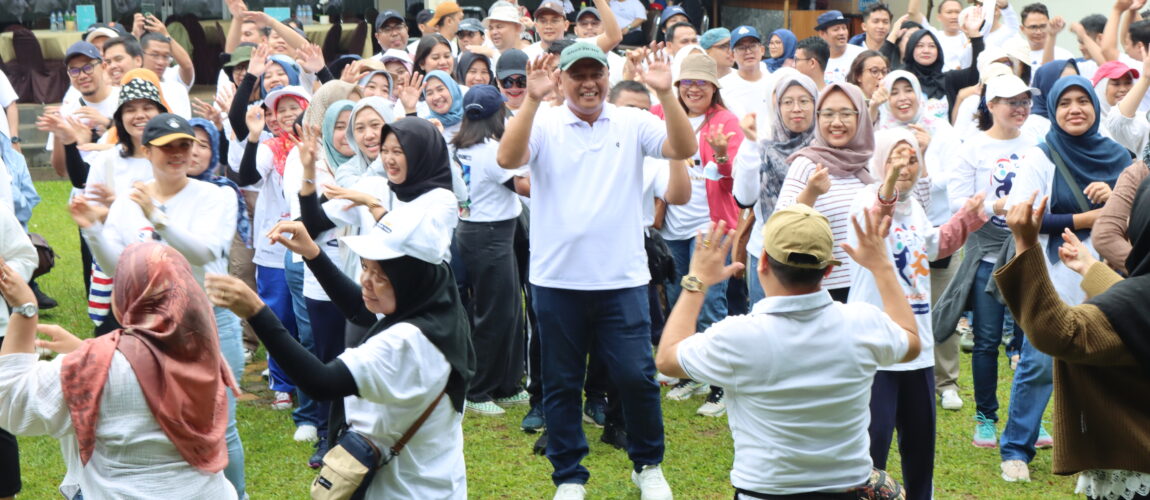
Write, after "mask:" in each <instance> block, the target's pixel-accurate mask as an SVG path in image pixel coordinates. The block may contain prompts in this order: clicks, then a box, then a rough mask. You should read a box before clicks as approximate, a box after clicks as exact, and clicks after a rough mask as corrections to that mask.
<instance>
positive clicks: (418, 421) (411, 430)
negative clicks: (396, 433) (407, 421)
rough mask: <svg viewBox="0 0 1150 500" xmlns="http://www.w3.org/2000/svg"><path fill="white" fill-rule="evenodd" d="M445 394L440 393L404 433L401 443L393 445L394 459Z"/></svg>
mask: <svg viewBox="0 0 1150 500" xmlns="http://www.w3.org/2000/svg"><path fill="white" fill-rule="evenodd" d="M444 394H447V389H444V390H443V392H440V393H439V395H438V396H436V397H435V401H432V402H431V404H430V405H428V407H427V409H426V410H423V414H422V415H420V416H419V418H417V419H416V420H415V423H413V424H411V427H409V428H408V429H407V432H405V433H403V436H401V437H400V438H399V441H396V442H395V444H393V445H391V456H392V457H393V458H394V457H395V456H396V455H399V452H400V451H403V447H404V446H407V442H408V441H410V440H411V437H412V436H414V435H415V432H416V431H418V430H419V428H420V427H423V422H425V421H427V417H430V416H431V412H432V411H435V407H436V406H439V400H441V399H443V395H444ZM388 461H389V462H390V461H391V460H390V459H388Z"/></svg>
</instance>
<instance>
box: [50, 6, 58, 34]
mask: <svg viewBox="0 0 1150 500" xmlns="http://www.w3.org/2000/svg"><path fill="white" fill-rule="evenodd" d="M51 19H52V31H60V11H56V10H54V11H52V16H51Z"/></svg>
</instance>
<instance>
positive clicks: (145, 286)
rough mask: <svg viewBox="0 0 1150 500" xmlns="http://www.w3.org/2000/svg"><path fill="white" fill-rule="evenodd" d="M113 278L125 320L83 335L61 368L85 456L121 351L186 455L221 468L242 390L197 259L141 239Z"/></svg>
mask: <svg viewBox="0 0 1150 500" xmlns="http://www.w3.org/2000/svg"><path fill="white" fill-rule="evenodd" d="M114 280H115V283H116V287H115V289H114V290H113V291H112V303H113V305H114V306H115V307H114V308H113V309H112V310H113V312H114V313H115V315H116V319H117V320H118V321H119V322H120V324H121V325H123V327H121V328H120V329H118V330H115V331H113V332H112V333H109V334H107V335H104V336H101V337H96V338H92V339H87V340H85V341H84V342H83V343H82V344H81V345H80V347H79V348H78V349H76V350H75V351H74V352H72V353H71V354H69V355H68V356H66V357H64V362H63V365H62V367H61V371H60V383H61V386H62V389H63V393H64V401H65V402H66V403H67V405H68V412H69V413H70V415H71V417H72V425H73V427H75V429H76V441H77V442H78V444H79V447H80V461H81V463H83V464H85V465H86V464H87V463H88V461H89V460H90V459H91V458H92V453H93V452H94V451H95V449H96V446H97V443H96V425H97V423H98V421H99V418H100V403H101V396H102V393H103V391H104V385H105V383H106V382H107V381H108V370H109V369H110V367H111V365H112V358H113V356H114V355H115V352H116V351H119V352H120V353H121V354H122V355H123V356H124V357H125V358H127V360H128V364H130V365H131V367H132V371H133V372H134V373H135V375H136V380H137V381H138V382H139V384H140V389H141V391H142V392H143V394H144V399H145V400H147V403H148V409H149V410H151V412H152V415H153V416H154V417H155V419H156V423H157V424H159V426H160V429H161V430H163V432H164V435H165V436H167V437H168V439H169V440H171V441H172V444H173V445H174V446H175V447H176V450H177V451H178V452H179V453H180V456H181V457H183V458H184V460H186V461H187V462H188V463H189V464H190V465H192V466H193V467H195V468H197V469H199V470H201V471H204V472H206V473H209V474H211V473H216V472H219V471H221V470H223V469H224V466H226V465H227V463H228V450H227V445H226V444H225V440H224V431H225V430H226V428H227V423H228V398H227V389H228V388H230V389H232V391H233V392H238V390H237V388H236V381H235V380H234V379H233V378H232V373H231V370H230V369H229V368H228V364H227V362H226V361H224V358H223V355H222V354H220V341H219V335H217V333H216V322H215V314H214V313H213V312H212V305H211V303H210V302H208V296H207V294H205V293H204V291H203V288H201V287H200V285H199V283H197V282H196V279H195V278H194V277H193V276H192V269H191V266H190V265H189V264H188V261H187V260H186V259H184V256H183V255H180V253H179V252H178V251H176V250H175V249H173V248H171V247H169V246H166V245H162V244H159V243H154V242H143V243H136V244H133V245H129V246H128V248H127V249H125V250H124V253H123V254H122V255H121V256H120V261H119V264H118V265H117V266H116V276H115V279H114Z"/></svg>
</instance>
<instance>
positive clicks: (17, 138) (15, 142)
mask: <svg viewBox="0 0 1150 500" xmlns="http://www.w3.org/2000/svg"><path fill="white" fill-rule="evenodd" d="M8 139H9V140H10V141H12V144H20V143H21V142H24V139H21V138H19V137H16V136H12V137H9V138H8Z"/></svg>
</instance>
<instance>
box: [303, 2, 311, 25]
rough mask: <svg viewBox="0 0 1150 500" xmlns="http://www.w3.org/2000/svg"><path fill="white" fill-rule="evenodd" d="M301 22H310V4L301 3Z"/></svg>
mask: <svg viewBox="0 0 1150 500" xmlns="http://www.w3.org/2000/svg"><path fill="white" fill-rule="evenodd" d="M303 23H304V24H311V5H309V4H304V5H303Z"/></svg>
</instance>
